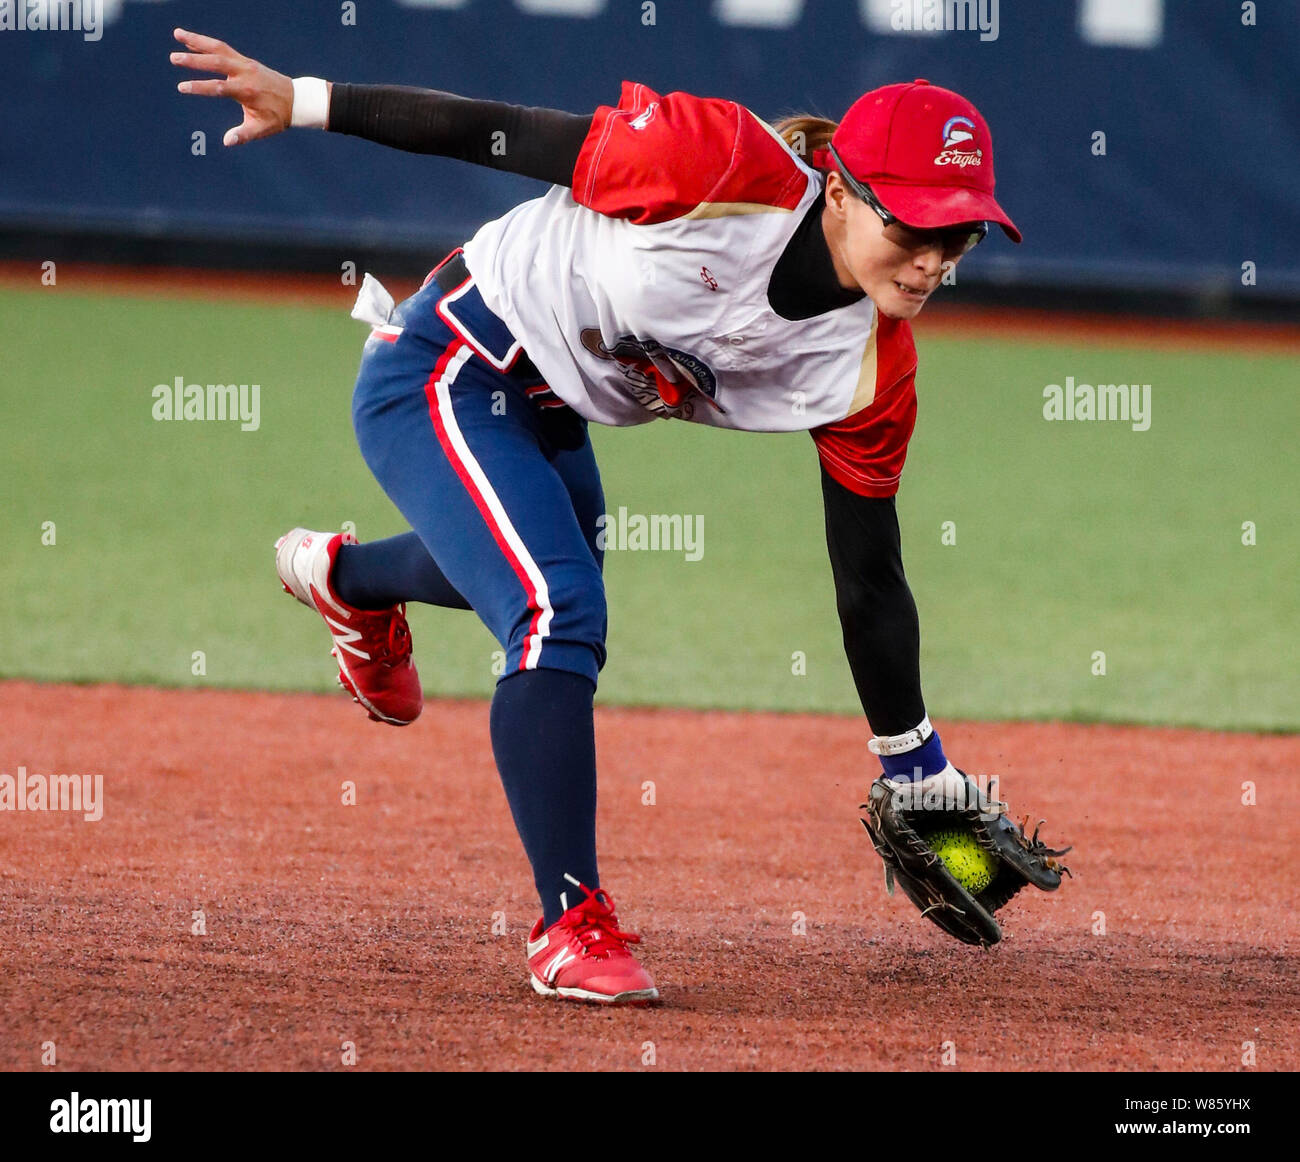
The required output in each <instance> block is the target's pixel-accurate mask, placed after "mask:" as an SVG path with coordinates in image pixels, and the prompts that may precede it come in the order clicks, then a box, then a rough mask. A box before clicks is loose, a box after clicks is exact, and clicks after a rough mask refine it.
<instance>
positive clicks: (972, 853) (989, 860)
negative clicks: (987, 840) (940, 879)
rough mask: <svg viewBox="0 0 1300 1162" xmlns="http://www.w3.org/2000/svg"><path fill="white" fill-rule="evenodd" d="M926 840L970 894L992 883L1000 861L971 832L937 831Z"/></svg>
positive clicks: (954, 877) (953, 876) (980, 890)
mask: <svg viewBox="0 0 1300 1162" xmlns="http://www.w3.org/2000/svg"><path fill="white" fill-rule="evenodd" d="M926 842H927V843H929V845H930V848H931V849H932V850H933V851H934V853H935V855H937V856H938V857H939V858H940V859H941V860H942V861H943V866H944V867H946V868H947V869H948V871H949V873H950V874H951V875H952V878H953V879H955V880H956V881H957V882H958V883H959V884H961V886H962V887H963V888H965V889H966V890H967V891H968V892H970V894H971V895H972V896H973V895H976V894H977V893H979V892H982V891H983V890H984V889H985V888H987V887H988V886H989V884H991V883H992V882H993V873H994V871H996V870H997V866H998V861H997V860H996V859H994V857H993V855H992V853H991V852H988V851H985V850H984V848H982V847H981V846H980V845H979V844H978V843H977V842H976V841H975V837H974V836H973V835H972V834H971V833H970V832H969V831H936V832H935V833H934V834H933V835H930V836H927V837H926Z"/></svg>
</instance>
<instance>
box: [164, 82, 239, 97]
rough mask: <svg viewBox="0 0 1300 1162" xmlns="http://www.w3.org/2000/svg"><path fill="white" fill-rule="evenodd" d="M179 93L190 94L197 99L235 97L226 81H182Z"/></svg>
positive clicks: (178, 86)
mask: <svg viewBox="0 0 1300 1162" xmlns="http://www.w3.org/2000/svg"><path fill="white" fill-rule="evenodd" d="M176 91H177V92H178V93H189V94H191V95H192V96H195V97H233V96H234V93H232V92H231V91H230V86H229V85H228V84H227V83H226V82H225V81H181V83H180V84H179V85H177V86H176Z"/></svg>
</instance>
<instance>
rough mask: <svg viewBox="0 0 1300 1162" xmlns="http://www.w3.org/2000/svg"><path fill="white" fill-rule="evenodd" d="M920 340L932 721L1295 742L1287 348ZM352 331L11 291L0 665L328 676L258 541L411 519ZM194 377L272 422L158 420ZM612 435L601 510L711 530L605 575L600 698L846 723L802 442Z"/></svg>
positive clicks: (240, 681)
mask: <svg viewBox="0 0 1300 1162" xmlns="http://www.w3.org/2000/svg"><path fill="white" fill-rule="evenodd" d="M919 330H920V332H921V340H920V346H921V372H920V376H919V378H918V384H919V394H920V419H919V422H918V426H917V432H916V435H915V437H914V439H913V441H912V448H911V453H910V458H909V462H908V467H907V470H906V472H905V473H904V478H903V487H902V490H901V492H900V496H899V507H900V513H901V519H902V524H903V538H904V558H905V561H906V564H907V569H908V574H909V577H910V579H911V582H912V587H913V590H914V592H915V594H916V599H917V602H918V605H919V606H920V609H921V623H922V633H923V639H924V644H923V650H924V657H923V673H924V677H925V688H926V695H927V702H928V704H929V707H930V710H931V713H932V714H933V715H935V716H936V717H938V718H954V717H973V718H998V719H1002V718H1063V719H1076V720H1105V721H1123V722H1143V723H1169V724H1184V725H1193V726H1205V727H1217V728H1227V729H1263V730H1286V729H1294V728H1296V727H1297V725H1300V698H1298V697H1297V695H1298V694H1300V667H1297V658H1298V657H1300V648H1298V645H1300V643H1298V642H1297V625H1298V624H1300V599H1298V597H1297V584H1296V566H1297V563H1300V553H1298V552H1297V535H1296V525H1295V521H1296V508H1295V502H1296V497H1297V494H1298V493H1300V488H1298V484H1300V469H1298V468H1297V457H1296V453H1295V448H1294V444H1295V436H1296V432H1297V431H1298V430H1300V396H1298V393H1297V391H1296V387H1297V382H1298V381H1300V359H1296V358H1291V357H1285V356H1280V355H1270V356H1263V355H1252V354H1250V353H1248V352H1227V351H1225V352H1223V353H1217V352H1216V353H1210V352H1206V351H1190V352H1187V353H1179V352H1167V351H1162V352H1156V351H1150V350H1144V349H1143V348H1141V347H1138V346H1127V347H1124V346H1103V345H1101V344H1092V345H1084V344H1080V343H1078V342H1077V341H1074V340H1070V341H1065V340H1063V341H1061V342H1059V343H1049V342H1042V343H1037V344H1032V345H1031V344H1027V343H1024V342H1019V341H1015V342H1013V341H1007V340H1001V339H998V338H997V337H991V338H989V339H987V340H982V341H978V342H977V341H971V340H960V339H955V338H947V339H927V338H925V334H924V324H922V325H921V326H920V328H919ZM364 335H365V331H364V328H363V327H362V326H361V325H360V324H357V323H355V322H353V321H352V320H350V319H349V318H348V317H347V314H346V311H338V310H326V309H318V308H306V307H265V306H239V305H234V304H228V303H223V302H216V301H214V302H210V303H203V302H191V301H180V302H172V301H165V300H155V299H146V298H135V297H129V296H122V297H110V296H104V297H93V296H82V295H79V294H75V293H72V292H70V291H68V290H65V289H57V290H56V289H45V290H41V291H39V292H19V291H12V290H10V291H0V350H3V353H4V367H3V376H4V383H3V388H2V389H0V409H2V410H0V423H2V424H3V429H2V430H3V433H4V435H3V440H4V450H5V455H4V460H5V463H4V479H5V489H4V491H5V497H6V503H5V504H4V507H3V512H4V532H5V536H4V552H3V556H2V557H0V562H2V563H0V570H2V572H3V584H0V625H3V633H2V634H0V675H3V676H6V677H30V678H38V679H44V680H72V681H103V680H112V681H124V682H133V683H136V682H138V683H156V684H161V685H169V686H191V685H202V684H211V685H218V686H235V687H249V688H263V689H274V690H287V689H327V688H330V687H331V686H332V678H333V664H332V662H331V660H330V659H329V657H328V656H327V655H326V650H327V648H328V642H327V641H326V636H325V633H324V629H323V627H322V626H321V625H320V624H319V623H318V622H317V621H315V620H314V619H313V616H312V615H311V614H309V613H308V612H307V611H306V610H304V609H302V608H301V607H300V606H298V605H296V604H295V603H293V602H292V601H291V600H290V599H289V598H288V597H286V596H284V595H283V594H282V593H281V592H280V591H279V586H278V584H277V581H276V578H275V573H274V568H273V563H272V551H271V547H272V543H273V542H274V540H275V538H276V536H277V535H278V534H279V533H281V532H283V531H284V530H285V529H287V528H289V527H290V526H292V525H294V524H306V525H308V526H314V527H321V528H334V527H338V525H339V524H340V522H342V521H344V520H351V521H353V522H355V525H356V528H357V532H358V535H360V536H361V537H362V539H371V538H375V537H380V536H386V535H389V534H391V533H395V532H399V531H403V529H404V525H403V524H402V521H401V519H400V517H399V516H398V515H397V513H396V512H395V511H394V510H393V509H392V508H391V506H390V505H389V504H388V502H387V500H386V499H385V497H384V496H383V494H382V492H381V491H380V489H379V487H378V485H377V484H376V483H375V482H374V481H373V480H372V479H371V478H370V476H369V474H368V472H367V471H366V468H365V466H364V464H363V463H362V461H361V457H360V454H359V453H358V452H357V450H356V446H355V443H354V440H353V437H352V432H351V425H350V419H349V413H348V403H349V398H350V393H351V388H352V381H353V377H354V375H355V371H356V364H357V360H358V357H359V354H360V345H361V342H362V340H363V338H364ZM178 375H180V376H183V377H184V378H185V380H186V382H198V383H205V384H206V383H214V382H219V383H231V382H234V383H240V382H245V383H258V384H260V385H261V426H260V429H259V430H258V431H256V432H241V431H240V430H239V426H238V424H234V423H229V422H227V423H214V422H208V423H183V422H182V423H167V422H157V421H155V420H154V419H153V418H152V415H151V409H152V407H153V398H152V395H151V392H152V389H153V387H154V385H155V384H159V383H171V382H172V380H173V379H174V378H175V377H176V376H178ZM1068 375H1073V376H1074V377H1075V378H1076V379H1077V380H1082V381H1087V382H1089V383H1097V382H1134V381H1139V382H1143V383H1148V382H1149V383H1150V384H1152V423H1151V427H1150V430H1149V431H1145V432H1134V431H1132V430H1131V429H1130V427H1129V425H1127V424H1122V423H1114V422H1112V423H1091V424H1089V423H1049V422H1046V421H1045V420H1044V419H1043V416H1042V390H1043V386H1044V385H1045V384H1048V383H1063V382H1064V380H1065V377H1066V376H1068ZM594 438H595V440H596V447H597V452H598V455H599V457H600V461H601V465H602V469H603V472H604V479H605V488H606V493H607V502H608V505H607V506H608V507H609V508H610V510H616V509H617V507H618V506H619V505H625V506H626V507H627V508H628V509H629V510H630V511H631V512H635V513H687V514H701V515H703V517H704V553H703V558H702V559H701V560H699V561H697V562H687V561H685V560H684V559H683V555H682V554H680V553H669V552H657V553H654V552H624V553H611V554H610V555H609V557H608V560H607V566H606V573H607V578H608V589H609V595H610V660H609V664H608V665H607V667H606V669H605V672H604V677H603V681H602V687H601V696H602V698H603V699H604V700H605V701H607V702H621V703H658V704H669V705H680V706H693V707H730V708H763V709H779V710H798V711H808V710H817V711H832V712H846V713H857V712H859V711H858V707H857V701H856V696H855V694H854V691H853V686H852V683H851V681H850V678H849V674H848V667H847V665H846V663H845V661H844V658H843V654H842V652H841V649H840V645H839V629H838V623H837V620H836V616H835V607H834V596H833V590H832V585H831V579H830V571H829V567H828V565H827V563H826V553H825V545H824V540H823V532H822V515H821V501H820V493H819V486H818V472H817V460H816V455H815V453H814V450H813V447H812V443H811V441H810V440H809V439H808V437H807V436H806V435H802V434H798V435H791V436H757V435H748V434H738V433H729V432H717V431H710V430H698V429H696V428H694V427H692V426H690V425H686V424H662V423H661V424H651V425H646V426H644V427H641V428H638V429H633V430H628V431H612V430H605V429H602V430H599V431H596V432H595V436H594ZM945 521H952V522H955V527H956V544H955V545H943V544H941V536H940V534H941V528H942V525H943V522H945ZM1245 521H1252V522H1254V524H1255V527H1256V530H1257V532H1256V537H1257V542H1258V543H1257V544H1255V545H1253V546H1246V545H1243V543H1242V525H1243V522H1245ZM44 522H54V537H55V543H54V544H53V545H47V544H43V543H42V529H43V524H44ZM47 539H48V538H47ZM412 628H413V631H414V634H415V639H416V649H417V658H418V659H419V661H420V663H421V673H422V675H423V677H424V679H425V683H426V688H427V689H428V691H429V692H430V693H431V694H447V695H450V694H456V695H462V694H463V695H486V694H488V693H489V692H490V690H491V688H492V685H493V682H494V680H495V679H494V676H493V674H492V652H493V650H494V649H495V648H496V647H495V643H494V642H493V641H492V640H491V638H490V637H489V635H488V634H487V632H486V630H484V629H483V628H482V627H481V626H480V625H479V624H478V622H477V621H476V620H475V619H474V617H473V615H471V614H465V613H459V612H455V611H447V610H434V609H428V608H424V607H421V608H417V609H415V610H414V611H413V615H412ZM195 651H202V652H203V654H204V656H205V659H206V661H205V665H206V674H205V675H203V676H195V675H194V674H193V673H192V657H193V654H194V652H195ZM1095 651H1102V652H1104V654H1105V666H1106V673H1105V675H1104V676H1096V675H1094V674H1093V672H1092V671H1093V668H1094V664H1093V655H1094V652H1095ZM796 652H798V653H801V654H802V655H803V656H804V658H805V659H806V674H802V675H800V674H795V673H793V672H792V670H793V669H794V668H795V666H794V664H793V662H792V658H793V656H794V655H795V654H796Z"/></svg>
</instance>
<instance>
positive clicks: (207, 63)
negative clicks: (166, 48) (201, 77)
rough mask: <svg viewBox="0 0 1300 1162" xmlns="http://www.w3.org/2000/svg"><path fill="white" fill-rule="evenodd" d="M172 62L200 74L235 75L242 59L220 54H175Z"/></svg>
mask: <svg viewBox="0 0 1300 1162" xmlns="http://www.w3.org/2000/svg"><path fill="white" fill-rule="evenodd" d="M171 62H172V64H174V65H180V67H181V68H184V69H194V70H195V71H196V72H200V73H233V72H234V71H235V70H236V69H237V68H238V67H239V64H240V58H239V57H234V56H222V55H220V54H219V53H196V52H174V53H172V54H171Z"/></svg>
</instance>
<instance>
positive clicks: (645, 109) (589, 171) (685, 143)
mask: <svg viewBox="0 0 1300 1162" xmlns="http://www.w3.org/2000/svg"><path fill="white" fill-rule="evenodd" d="M807 180H808V179H807V177H806V175H805V174H804V173H803V171H802V170H801V169H800V168H799V165H798V163H797V162H796V161H795V160H794V155H793V154H792V153H791V152H790V151H789V150H788V149H787V148H786V147H785V145H784V144H783V143H782V141H781V140H780V138H779V137H777V135H776V133H775V131H774V130H772V129H771V128H769V127H768V126H766V125H765V124H764V123H763V122H762V121H760V120H759V119H758V118H757V117H756V116H754V114H753V113H751V112H750V111H749V110H748V109H746V108H745V107H744V106H742V105H738V104H736V102H734V101H724V100H722V99H720V98H716V97H693V96H691V95H690V94H689V93H669V94H667V95H666V96H660V95H659V94H658V93H656V92H655V91H654V90H653V89H649V88H647V87H646V86H645V85H639V84H635V83H634V82H632V81H624V82H623V92H622V95H621V97H620V99H619V103H618V105H617V106H611V105H602V106H601V107H600V108H599V109H597V110H596V114H595V116H594V117H593V118H592V122H591V132H590V133H588V135H587V138H586V140H585V141H584V142H583V144H582V148H581V149H580V150H579V152H578V161H577V164H576V165H575V166H574V170H573V196H574V199H575V200H576V201H577V202H578V203H579V204H580V205H583V206H586V207H587V208H588V209H591V210H595V211H596V212H597V213H600V214H605V215H607V216H608V217H611V218H626V219H628V220H629V221H631V222H632V223H633V224H635V225H638V226H645V225H650V224H652V223H655V222H668V221H671V220H672V219H674V218H681V217H686V216H688V215H692V214H694V215H696V216H700V217H703V216H713V214H716V213H728V212H732V213H734V212H737V209H736V207H737V205H738V204H739V205H750V206H753V205H757V206H765V207H773V208H779V209H783V210H793V209H794V208H795V207H796V206H797V205H798V204H799V199H800V198H801V197H802V196H803V193H804V190H805V189H806V188H807ZM710 207H713V208H714V209H713V210H712V211H710Z"/></svg>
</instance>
